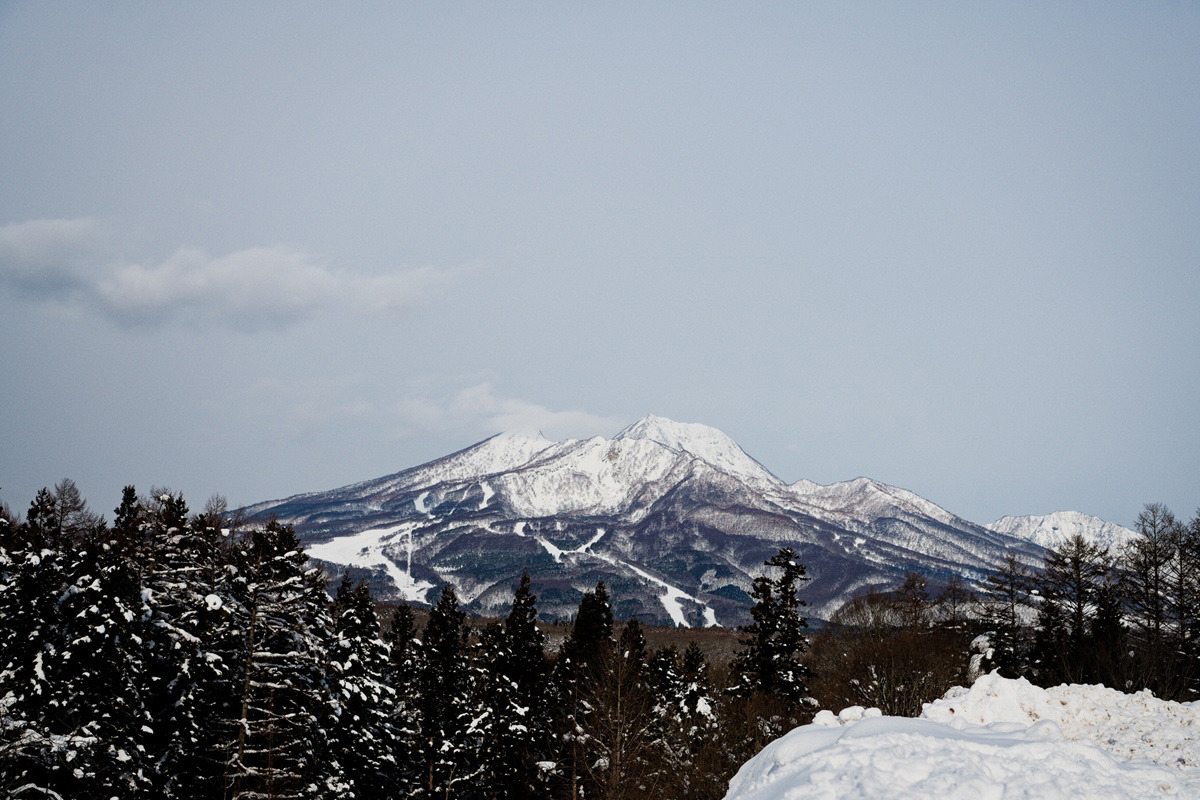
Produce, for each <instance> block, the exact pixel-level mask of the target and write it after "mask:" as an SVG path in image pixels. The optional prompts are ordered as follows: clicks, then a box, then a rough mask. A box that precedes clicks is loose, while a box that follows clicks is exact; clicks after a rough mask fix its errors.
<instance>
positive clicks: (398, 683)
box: [385, 602, 426, 797]
mask: <svg viewBox="0 0 1200 800" xmlns="http://www.w3.org/2000/svg"><path fill="white" fill-rule="evenodd" d="M385 638H386V642H387V644H388V649H389V654H388V658H389V663H388V684H389V685H390V686H391V687H392V689H393V690H394V691H395V693H396V694H395V698H396V699H395V709H394V714H393V717H392V731H393V735H394V736H395V741H396V762H397V777H396V783H395V788H394V791H395V793H396V795H397V796H399V797H412V796H416V794H417V793H418V791H420V789H421V787H422V786H423V783H422V781H423V780H424V779H425V777H426V776H425V765H424V760H423V757H422V754H421V747H420V736H421V725H420V704H419V702H418V701H419V699H420V691H419V690H420V676H421V672H422V661H423V660H422V658H421V641H420V640H419V639H418V638H417V630H416V620H415V617H414V615H413V610H412V607H411V606H410V605H408V603H404V602H402V603H400V604H399V605H398V606H397V607H396V610H395V612H394V613H393V615H392V619H391V622H390V623H389V625H388V628H387V632H386V637H385Z"/></svg>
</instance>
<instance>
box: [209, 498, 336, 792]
mask: <svg viewBox="0 0 1200 800" xmlns="http://www.w3.org/2000/svg"><path fill="white" fill-rule="evenodd" d="M307 562H308V559H307V557H306V556H305V554H304V550H303V548H302V547H301V546H300V543H299V540H298V539H297V538H296V533H295V531H294V530H292V528H291V527H290V526H284V525H280V524H278V523H277V522H275V521H273V520H272V521H271V522H268V523H267V525H266V526H265V527H263V528H258V529H254V530H252V531H250V532H249V534H248V535H246V536H245V537H244V538H243V540H242V541H241V542H240V543H239V546H238V551H237V553H236V564H237V570H238V572H237V577H236V579H235V580H234V582H233V594H234V598H235V600H236V601H237V602H238V605H239V606H240V608H242V609H244V612H245V619H244V620H241V621H240V622H241V626H242V631H243V636H244V644H243V649H242V662H241V663H239V664H237V665H236V669H237V672H238V679H239V683H240V687H241V688H240V691H239V694H238V697H237V701H238V704H239V714H238V716H237V717H236V718H235V719H234V720H233V722H234V724H233V726H232V728H231V729H230V730H229V731H228V738H227V758H226V766H225V775H226V781H227V787H228V791H227V796H228V797H229V798H230V799H231V800H234V799H235V798H262V797H269V798H277V799H278V800H291V798H316V797H323V796H325V795H326V794H327V793H329V791H330V786H329V782H330V780H331V779H332V778H333V776H335V775H336V772H337V770H336V765H332V764H331V763H330V761H329V759H327V758H326V757H325V756H326V754H327V741H326V738H327V730H326V726H327V725H328V723H329V720H330V718H331V717H332V713H331V712H330V698H329V694H328V690H327V687H326V685H325V666H326V652H327V647H328V643H329V638H330V623H329V615H328V595H327V594H326V593H325V586H324V579H323V577H321V575H320V573H319V572H318V571H317V570H315V569H312V568H310V567H309V566H308V564H307Z"/></svg>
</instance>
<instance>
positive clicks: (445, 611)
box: [417, 584, 479, 798]
mask: <svg viewBox="0 0 1200 800" xmlns="http://www.w3.org/2000/svg"><path fill="white" fill-rule="evenodd" d="M465 616H466V615H465V614H464V613H463V612H462V611H461V610H460V609H459V606H458V596H457V595H456V594H455V592H454V587H453V586H451V585H450V584H446V585H445V586H443V587H442V593H441V596H440V597H439V598H438V602H437V605H435V606H434V607H433V610H432V611H430V613H429V622H428V624H426V626H425V635H424V637H423V638H422V648H421V650H422V656H423V659H422V660H423V663H422V664H421V674H420V683H419V686H420V697H419V698H418V701H417V702H418V705H419V708H420V712H421V713H420V725H421V742H420V744H421V756H422V760H423V765H424V766H423V777H422V781H421V792H422V794H421V795H420V796H425V797H438V798H452V797H459V796H462V794H463V791H462V790H465V789H466V788H468V787H470V786H471V782H472V780H473V779H475V777H476V775H477V773H478V772H479V757H478V752H477V751H476V748H475V740H474V732H473V731H472V729H471V723H472V720H473V717H472V714H471V712H472V711H473V705H472V697H471V673H470V665H469V663H468V660H467V635H468V630H467V628H466V627H465V625H464V624H463V621H464V618H465Z"/></svg>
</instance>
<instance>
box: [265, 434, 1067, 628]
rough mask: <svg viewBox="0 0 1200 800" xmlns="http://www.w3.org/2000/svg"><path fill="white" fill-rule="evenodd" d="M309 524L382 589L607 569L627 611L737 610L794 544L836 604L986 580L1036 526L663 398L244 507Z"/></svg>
mask: <svg viewBox="0 0 1200 800" xmlns="http://www.w3.org/2000/svg"><path fill="white" fill-rule="evenodd" d="M244 511H245V513H246V514H247V515H248V516H249V517H250V518H251V519H252V520H253V519H257V518H265V517H266V516H269V515H275V516H277V517H278V518H279V519H280V520H281V521H283V522H288V523H291V524H293V525H295V527H296V529H297V532H298V533H299V534H300V536H301V538H302V540H304V541H305V542H306V544H307V545H308V547H309V553H310V555H311V556H313V557H314V558H315V559H318V560H321V561H324V562H327V563H328V564H330V565H335V566H343V567H344V566H353V567H356V568H358V569H361V570H363V571H364V572H365V573H366V574H367V575H368V576H369V577H370V578H371V579H372V581H373V588H374V589H375V590H376V591H377V592H378V593H379V595H380V596H382V597H384V598H385V599H386V598H391V599H396V598H400V597H404V598H406V599H409V600H414V601H418V602H424V601H425V600H426V599H427V598H426V595H427V593H428V592H429V590H430V589H432V588H433V587H434V586H437V585H440V584H441V583H442V582H450V583H451V584H453V585H454V586H455V589H456V590H457V591H458V593H459V596H460V598H461V599H462V600H463V602H464V605H465V606H466V607H467V608H468V609H469V610H472V611H475V612H478V613H496V612H497V611H499V610H501V609H502V607H503V604H504V603H506V602H508V600H510V599H511V585H512V583H513V581H514V580H515V579H516V577H517V576H519V574H520V571H521V569H523V568H524V569H528V570H529V571H530V574H531V577H532V578H533V580H534V583H535V586H536V587H537V588H538V590H539V593H540V596H541V600H540V602H539V606H540V607H541V608H542V609H543V612H544V613H545V614H546V615H547V616H552V617H553V616H557V617H567V616H569V615H570V614H571V613H572V612H573V610H574V608H575V606H576V605H577V603H578V599H579V597H580V596H581V594H582V592H583V591H585V590H586V589H588V588H590V587H591V586H594V585H595V582H596V581H597V580H605V581H606V582H607V583H608V584H609V587H610V590H611V593H612V595H613V598H614V601H615V608H614V610H615V611H616V612H617V613H618V615H620V616H629V615H630V614H637V615H638V616H639V617H641V618H643V619H644V620H646V621H649V622H655V621H657V622H662V623H667V624H697V625H699V624H725V625H728V624H738V623H740V622H743V621H745V620H746V618H747V612H748V609H749V605H750V598H749V594H748V592H749V590H750V587H751V584H752V582H753V579H754V577H756V576H757V575H759V574H761V572H762V569H763V567H762V562H763V561H764V560H765V559H766V558H768V557H769V556H770V555H772V554H773V553H774V552H775V551H777V550H778V548H779V547H781V546H785V545H787V546H792V547H794V548H795V549H797V551H798V554H799V556H800V558H801V560H802V561H803V562H804V563H805V564H806V565H807V566H808V568H809V574H810V575H811V576H812V578H813V580H812V582H811V583H809V584H807V585H806V586H805V594H806V596H807V597H808V599H809V600H810V602H811V603H812V607H811V612H812V615H813V617H814V618H816V619H823V618H826V617H827V616H828V614H829V613H831V612H832V610H834V609H835V608H836V607H837V606H838V605H840V604H841V603H842V602H844V601H845V600H846V599H848V597H849V595H850V594H852V593H853V592H855V591H859V590H863V589H865V588H869V587H876V588H889V587H891V586H894V585H896V584H898V583H899V581H900V580H901V579H902V577H903V574H904V573H905V572H907V571H918V572H922V573H924V574H926V575H928V576H929V577H930V580H931V583H933V584H935V585H936V584H937V583H939V582H941V581H944V580H945V579H947V578H948V577H949V576H950V575H952V574H960V575H963V576H964V577H966V578H967V579H968V580H971V581H979V580H982V579H983V577H984V576H985V575H986V574H987V572H988V571H989V570H990V569H991V568H993V567H994V566H996V565H997V564H998V563H999V561H1000V560H1001V559H1002V558H1003V557H1004V556H1005V555H1007V554H1008V553H1013V554H1015V555H1017V557H1018V559H1019V560H1020V561H1022V562H1023V563H1026V564H1027V565H1029V566H1036V565H1039V564H1040V561H1041V555H1042V553H1043V552H1044V550H1043V548H1042V546H1040V545H1039V544H1037V543H1036V542H1033V541H1030V540H1028V539H1024V538H1021V537H1017V536H1012V535H1010V534H1008V533H1006V532H1004V531H996V530H992V529H990V528H988V527H985V526H982V525H978V524H976V523H973V522H970V521H969V520H965V519H963V518H961V517H958V516H957V515H954V514H952V513H951V512H949V511H947V510H945V509H943V508H941V507H940V506H938V505H936V504H935V503H932V502H931V501H928V500H926V499H924V498H922V497H920V496H919V495H916V494H915V493H913V492H910V491H908V490H906V489H901V488H898V487H894V486H889V485H887V484H884V483H881V482H879V481H874V480H871V479H869V478H856V479H854V480H851V481H843V482H840V483H834V484H829V485H828V486H821V485H819V484H815V483H813V482H811V481H804V480H802V481H797V482H796V483H793V484H788V483H785V482H784V481H782V480H780V479H779V478H778V477H776V476H775V475H774V474H773V473H771V472H770V470H768V469H767V468H766V467H764V466H763V465H762V464H760V463H759V462H758V461H756V460H755V459H754V458H753V457H751V456H750V455H749V454H747V453H746V452H745V451H744V450H743V449H742V448H741V447H740V446H739V445H738V444H737V443H736V442H735V441H734V440H733V439H731V438H730V437H728V436H727V435H726V434H724V433H722V432H721V431H719V430H718V429H716V428H712V427H709V426H706V425H702V424H699V423H679V422H674V421H672V420H669V419H667V418H665V417H658V416H654V415H649V416H646V417H643V418H642V419H640V420H638V421H637V422H635V423H633V424H632V425H629V426H627V427H626V428H624V429H622V430H621V431H620V432H619V433H617V434H616V435H615V436H614V437H613V438H611V439H606V438H604V437H601V436H593V437H590V438H587V439H567V440H564V441H560V442H553V441H551V440H548V439H545V438H544V437H541V436H540V435H539V436H529V435H525V434H504V433H502V434H497V435H495V436H492V437H489V438H487V439H484V440H482V441H480V442H477V443H476V444H474V445H471V446H470V447H466V448H463V449H462V450H458V451H456V452H454V453H450V454H449V455H446V456H443V457H441V458H438V459H434V460H432V461H429V462H427V463H425V464H421V465H418V466H415V467H410V468H408V469H405V470H401V471H400V472H397V473H393V474H391V475H387V476H384V477H381V478H377V479H373V480H367V481H360V482H358V483H355V484H350V485H347V486H343V487H341V488H338V489H332V490H328V491H323V492H311V493H307V494H301V495H295V496H293V497H289V498H285V499H283V500H275V501H269V502H265V503H258V504H255V505H253V506H249V507H247V508H246V509H244Z"/></svg>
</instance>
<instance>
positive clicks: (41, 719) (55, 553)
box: [0, 489, 83, 796]
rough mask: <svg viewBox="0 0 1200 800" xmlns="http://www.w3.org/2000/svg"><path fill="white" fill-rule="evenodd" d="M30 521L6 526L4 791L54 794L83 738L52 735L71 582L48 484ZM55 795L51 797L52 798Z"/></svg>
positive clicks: (1, 695) (1, 593) (0, 786)
mask: <svg viewBox="0 0 1200 800" xmlns="http://www.w3.org/2000/svg"><path fill="white" fill-rule="evenodd" d="M27 519H30V520H32V522H26V523H25V524H24V525H17V526H13V528H10V529H9V530H8V531H7V536H6V541H5V544H4V547H3V549H0V794H2V795H3V796H13V795H14V794H15V791H16V789H17V788H19V787H31V788H30V789H29V792H30V794H31V795H32V796H36V794H34V792H36V791H42V792H43V793H47V792H51V791H53V790H54V787H56V786H58V787H61V786H62V781H63V779H62V778H61V777H59V774H60V773H62V772H67V771H68V770H67V768H66V764H65V760H64V758H65V755H66V754H67V753H69V752H72V751H73V749H74V748H75V747H77V746H81V745H82V744H83V743H82V742H77V741H74V740H70V739H67V738H64V737H62V736H55V735H53V734H51V733H50V729H49V724H48V720H47V719H46V708H47V701H48V699H49V697H50V695H51V693H52V690H53V684H52V683H51V678H52V676H53V674H54V666H55V664H56V662H57V659H58V654H59V652H61V650H62V635H61V634H62V625H61V615H60V606H59V603H58V599H59V598H60V597H61V596H62V595H63V593H64V590H65V589H66V587H67V585H68V581H69V576H68V574H67V569H66V566H65V564H64V561H65V559H64V557H63V553H62V552H61V551H59V550H58V549H57V548H51V546H50V544H49V541H50V538H51V537H52V536H53V535H54V531H55V530H57V523H56V522H55V521H54V503H53V498H52V497H51V495H50V493H49V491H48V490H46V489H42V490H41V491H39V492H38V494H37V497H35V499H34V501H33V502H32V503H31V504H30V509H29V515H28V517H27ZM47 796H52V795H47Z"/></svg>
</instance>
